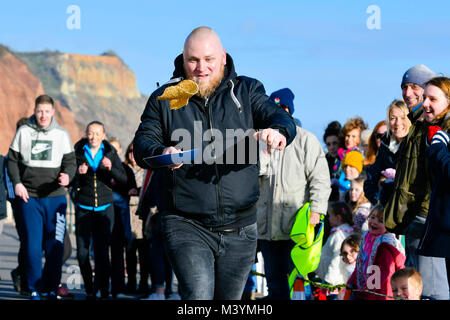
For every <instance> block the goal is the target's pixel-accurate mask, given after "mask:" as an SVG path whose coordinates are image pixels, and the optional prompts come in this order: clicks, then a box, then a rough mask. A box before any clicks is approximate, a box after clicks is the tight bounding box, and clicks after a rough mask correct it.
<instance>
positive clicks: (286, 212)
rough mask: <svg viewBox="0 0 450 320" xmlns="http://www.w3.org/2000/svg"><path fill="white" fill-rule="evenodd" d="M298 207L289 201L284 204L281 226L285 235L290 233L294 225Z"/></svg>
mask: <svg viewBox="0 0 450 320" xmlns="http://www.w3.org/2000/svg"><path fill="white" fill-rule="evenodd" d="M297 211H298V208H296V207H293V206H291V205H290V204H289V203H283V204H282V210H281V216H280V227H281V232H282V233H284V234H285V235H288V236H289V235H290V234H291V230H292V226H293V225H294V222H295V217H296V216H297Z"/></svg>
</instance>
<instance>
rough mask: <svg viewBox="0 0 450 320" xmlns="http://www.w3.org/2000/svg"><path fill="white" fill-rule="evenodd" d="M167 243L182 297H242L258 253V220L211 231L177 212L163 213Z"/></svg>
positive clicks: (189, 298) (218, 298)
mask: <svg viewBox="0 0 450 320" xmlns="http://www.w3.org/2000/svg"><path fill="white" fill-rule="evenodd" d="M161 222H162V225H161V228H162V234H163V240H164V246H165V249H166V252H167V254H168V257H169V260H170V262H171V264H172V267H173V269H174V272H175V275H176V276H177V279H178V288H179V290H178V291H179V293H180V295H181V298H182V299H183V300H212V299H216V300H240V299H241V297H242V292H243V291H244V286H245V282H246V281H247V278H248V274H249V272H250V270H251V267H252V265H253V263H254V262H255V256H256V241H257V230H256V223H254V224H251V225H249V226H246V227H242V228H239V229H238V231H236V232H232V233H221V232H211V231H209V230H208V229H206V228H204V227H202V226H200V225H199V224H197V223H195V222H193V221H192V220H189V219H185V218H183V217H181V216H177V215H165V216H163V217H162V221H161Z"/></svg>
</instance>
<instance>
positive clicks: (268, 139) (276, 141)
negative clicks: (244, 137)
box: [253, 128, 286, 153]
mask: <svg viewBox="0 0 450 320" xmlns="http://www.w3.org/2000/svg"><path fill="white" fill-rule="evenodd" d="M253 136H254V138H255V139H256V140H258V141H263V142H265V143H267V151H268V152H269V153H272V152H273V151H274V150H283V149H284V148H286V137H285V136H284V135H282V134H281V133H279V132H278V131H277V130H275V129H271V128H268V129H264V130H261V131H258V132H256V133H255V134H254V135H253Z"/></svg>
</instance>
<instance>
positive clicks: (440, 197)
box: [418, 77, 450, 269]
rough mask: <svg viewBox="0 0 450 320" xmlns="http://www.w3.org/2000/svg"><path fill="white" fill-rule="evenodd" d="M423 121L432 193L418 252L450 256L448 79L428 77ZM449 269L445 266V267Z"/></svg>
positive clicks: (449, 116)
mask: <svg viewBox="0 0 450 320" xmlns="http://www.w3.org/2000/svg"><path fill="white" fill-rule="evenodd" d="M423 107H424V112H425V121H427V122H428V123H429V124H430V127H429V128H428V141H427V142H428V143H429V144H430V146H429V147H428V149H427V151H426V156H427V158H426V159H427V161H428V174H430V179H431V180H430V181H431V197H430V206H429V210H428V215H427V220H426V224H425V231H424V234H423V236H422V239H421V241H420V244H419V248H418V253H419V254H421V255H424V256H431V257H442V258H446V260H447V263H448V262H449V259H450V187H449V186H450V153H449V145H450V143H449V140H450V138H449V133H450V79H449V78H446V77H437V78H433V79H431V80H430V81H429V82H428V84H427V86H426V87H425V91H424V102H423ZM447 269H448V267H447Z"/></svg>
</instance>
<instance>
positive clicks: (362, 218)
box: [346, 173, 371, 231]
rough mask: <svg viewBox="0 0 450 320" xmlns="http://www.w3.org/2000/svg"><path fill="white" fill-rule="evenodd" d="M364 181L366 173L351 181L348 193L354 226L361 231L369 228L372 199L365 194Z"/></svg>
mask: <svg viewBox="0 0 450 320" xmlns="http://www.w3.org/2000/svg"><path fill="white" fill-rule="evenodd" d="M364 181H366V176H365V174H364V173H363V174H361V175H359V177H358V178H356V179H354V180H352V181H351V182H350V190H349V191H348V193H347V195H346V201H347V203H348V204H349V206H350V208H352V210H353V211H352V213H353V223H354V226H355V228H356V229H358V230H361V231H367V230H368V229H369V227H368V221H367V217H368V216H369V213H370V207H371V204H370V201H369V200H368V199H367V198H366V196H365V195H364Z"/></svg>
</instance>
